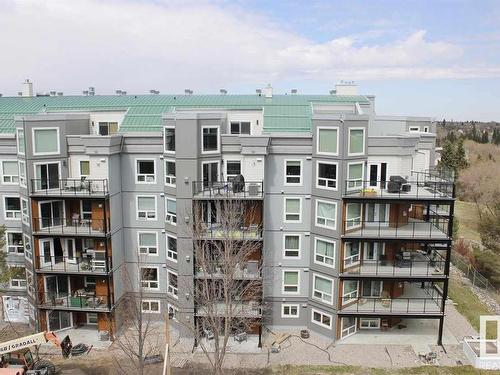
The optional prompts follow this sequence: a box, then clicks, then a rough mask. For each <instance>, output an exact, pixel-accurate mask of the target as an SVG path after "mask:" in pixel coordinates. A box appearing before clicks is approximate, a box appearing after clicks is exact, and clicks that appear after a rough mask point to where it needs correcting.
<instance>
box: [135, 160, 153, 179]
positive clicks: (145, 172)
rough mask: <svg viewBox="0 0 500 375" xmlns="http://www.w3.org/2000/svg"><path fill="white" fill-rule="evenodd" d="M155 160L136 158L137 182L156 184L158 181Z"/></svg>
mask: <svg viewBox="0 0 500 375" xmlns="http://www.w3.org/2000/svg"><path fill="white" fill-rule="evenodd" d="M155 164H156V163H155V161H154V160H136V171H135V172H136V182H137V183H140V184H154V183H155V182H156V175H155V169H156V168H155V167H156V166H155Z"/></svg>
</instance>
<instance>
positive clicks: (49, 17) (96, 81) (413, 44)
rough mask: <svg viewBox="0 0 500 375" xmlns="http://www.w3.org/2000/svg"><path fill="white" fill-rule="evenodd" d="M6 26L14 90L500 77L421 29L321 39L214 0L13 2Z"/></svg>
mask: <svg viewBox="0 0 500 375" xmlns="http://www.w3.org/2000/svg"><path fill="white" fill-rule="evenodd" d="M0 25H1V27H2V31H3V35H4V37H2V38H0V51H1V54H2V58H0V69H1V71H2V75H1V76H0V87H2V89H1V90H7V91H10V93H11V94H12V93H14V92H16V91H17V89H18V86H19V85H18V84H19V82H21V80H22V79H24V78H26V77H30V78H32V79H34V80H35V82H36V85H37V88H38V89H45V90H50V89H64V90H68V91H70V92H79V91H80V90H81V89H83V88H85V87H87V86H89V85H95V86H97V88H98V90H99V91H100V92H103V91H104V92H107V93H111V92H112V90H113V89H114V88H124V89H128V91H129V92H146V91H147V89H149V88H161V89H162V91H164V92H175V91H177V92H179V91H181V90H182V89H183V88H186V87H190V88H192V89H195V90H196V91H198V92H199V91H205V92H206V91H211V92H214V91H215V90H216V89H217V88H219V87H231V86H232V85H235V84H239V85H242V86H248V85H255V87H257V85H259V84H264V83H267V82H276V81H280V80H287V81H293V80H301V79H310V80H317V81H323V82H324V81H331V82H333V81H334V80H337V79H340V78H346V79H351V78H352V79H385V78H470V77H484V76H486V77H488V76H496V77H498V76H500V68H495V67H479V68H470V67H462V66H456V65H455V61H457V58H459V57H460V56H461V55H462V54H463V51H462V49H461V48H460V47H459V46H458V45H455V44H451V43H446V42H442V41H429V40H428V39H427V38H426V34H425V31H423V30H422V31H417V32H415V33H413V34H410V35H407V36H405V37H402V38H401V39H400V40H396V41H391V42H387V43H385V44H377V45H374V44H368V43H367V42H366V43H363V40H359V39H357V38H352V37H339V38H336V39H332V40H330V41H327V42H325V43H317V42H314V41H311V40H309V39H307V38H304V37H302V36H301V35H299V34H297V33H294V32H292V31H290V30H286V29H285V28H282V27H280V25H277V24H275V23H273V22H272V21H271V20H269V19H268V18H266V17H263V16H262V15H259V14H257V13H249V12H243V11H242V10H241V9H238V8H236V7H223V6H219V5H214V4H210V3H199V2H196V3H194V2H181V1H179V2H174V3H172V2H168V3H167V2H166V3H146V2H133V1H98V0H82V1H67V0H45V1H43V2H42V1H39V0H23V1H7V2H2V3H1V4H0ZM6 35H7V37H5V36H6ZM369 39H370V38H367V39H365V40H369ZM4 92H6V91H4Z"/></svg>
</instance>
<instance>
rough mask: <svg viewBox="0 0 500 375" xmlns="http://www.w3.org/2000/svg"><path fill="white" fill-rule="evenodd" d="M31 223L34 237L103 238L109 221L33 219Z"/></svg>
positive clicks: (106, 232)
mask: <svg viewBox="0 0 500 375" xmlns="http://www.w3.org/2000/svg"><path fill="white" fill-rule="evenodd" d="M32 222H33V226H32V228H33V234H35V235H51V236H88V237H104V236H106V235H107V234H108V228H109V219H108V220H102V219H78V218H72V219H68V218H64V217H60V218H52V217H35V218H33V220H32Z"/></svg>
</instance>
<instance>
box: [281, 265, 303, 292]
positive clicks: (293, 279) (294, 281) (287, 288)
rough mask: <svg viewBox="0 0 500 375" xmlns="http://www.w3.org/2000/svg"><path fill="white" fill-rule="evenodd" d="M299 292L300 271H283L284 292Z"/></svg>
mask: <svg viewBox="0 0 500 375" xmlns="http://www.w3.org/2000/svg"><path fill="white" fill-rule="evenodd" d="M298 292H299V271H283V293H293V294H297V293H298Z"/></svg>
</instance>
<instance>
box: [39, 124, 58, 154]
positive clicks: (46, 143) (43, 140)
mask: <svg viewBox="0 0 500 375" xmlns="http://www.w3.org/2000/svg"><path fill="white" fill-rule="evenodd" d="M33 154H34V155H54V154H59V129H57V128H45V129H42V128H39V129H36V128H35V129H33Z"/></svg>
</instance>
